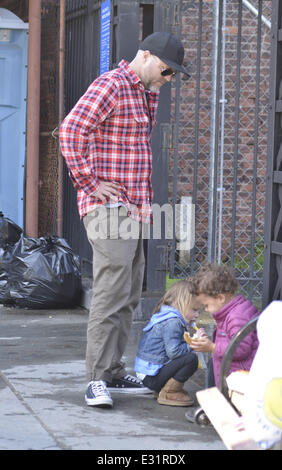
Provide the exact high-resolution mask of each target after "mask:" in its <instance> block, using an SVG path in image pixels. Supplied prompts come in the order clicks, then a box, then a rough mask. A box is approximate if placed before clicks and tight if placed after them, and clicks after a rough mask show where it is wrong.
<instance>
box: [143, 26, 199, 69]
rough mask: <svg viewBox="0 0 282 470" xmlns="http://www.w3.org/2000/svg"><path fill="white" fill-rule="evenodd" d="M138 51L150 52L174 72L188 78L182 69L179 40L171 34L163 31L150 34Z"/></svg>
mask: <svg viewBox="0 0 282 470" xmlns="http://www.w3.org/2000/svg"><path fill="white" fill-rule="evenodd" d="M139 49H141V50H142V51H150V52H151V54H153V55H156V56H157V57H158V58H159V59H161V60H162V61H163V62H164V63H165V64H167V65H169V66H170V67H172V68H173V69H174V70H177V71H178V72H182V73H185V75H187V76H188V77H190V74H189V73H188V72H187V71H186V70H185V69H184V67H182V63H183V59H184V47H183V45H182V42H181V41H180V39H178V38H177V37H176V36H174V35H173V34H171V33H167V32H164V31H163V32H156V33H153V34H150V36H147V37H146V38H145V39H144V40H143V41H142V42H141V44H140V45H139Z"/></svg>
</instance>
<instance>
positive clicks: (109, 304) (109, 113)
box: [60, 32, 188, 407]
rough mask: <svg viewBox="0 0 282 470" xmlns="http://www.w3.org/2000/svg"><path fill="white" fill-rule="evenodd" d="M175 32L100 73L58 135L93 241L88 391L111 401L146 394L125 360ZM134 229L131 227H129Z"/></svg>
mask: <svg viewBox="0 0 282 470" xmlns="http://www.w3.org/2000/svg"><path fill="white" fill-rule="evenodd" d="M183 57H184V48H183V46H182V44H181V42H180V41H179V39H178V38H176V37H175V36H173V35H171V34H169V33H165V32H157V33H153V34H151V35H150V36H148V37H147V38H145V39H144V41H143V42H142V43H141V44H140V47H139V50H138V52H137V54H136V56H135V58H134V59H133V61H132V62H131V63H130V64H128V63H127V62H126V61H125V60H122V61H121V62H120V63H119V66H118V68H117V69H115V70H112V71H109V72H106V73H104V74H103V75H101V76H100V77H98V78H97V79H96V80H95V81H94V82H93V83H92V84H91V85H90V87H89V88H88V90H87V91H86V93H85V94H84V95H83V96H82V97H81V98H80V100H79V101H78V102H77V104H76V105H75V107H74V108H73V109H72V111H71V112H70V113H69V115H68V116H67V117H66V118H65V120H64V122H63V123H62V126H61V129H60V140H61V149H62V154H63V155H64V157H65V160H66V164H67V166H68V169H69V175H70V178H71V179H72V182H73V184H74V187H75V188H76V189H77V191H78V209H79V214H80V217H81V218H83V222H84V224H85V228H86V231H87V236H88V239H89V241H90V243H91V245H92V248H93V296H92V303H91V308H90V313H89V322H88V331H87V352H86V371H87V377H88V381H89V384H88V387H87V391H86V395H85V400H86V403H87V404H88V405H90V406H101V407H112V406H113V401H112V398H111V396H110V391H123V392H128V393H146V392H149V390H148V389H147V388H146V387H144V386H143V384H142V382H140V381H139V380H138V379H137V378H136V377H133V376H131V375H129V374H127V373H126V370H125V367H124V364H123V363H122V361H121V358H122V355H123V353H124V350H125V346H126V344H127V340H128V336H129V333H130V328H131V323H132V316H133V311H134V309H135V308H136V306H137V304H138V302H139V300H140V297H141V293H142V283H143V275H144V254H143V241H142V237H141V235H142V233H141V225H142V223H149V222H151V221H152V197H153V193H152V187H151V170H152V152H151V146H150V136H151V132H152V128H153V127H154V125H155V122H156V114H157V106H158V97H159V90H160V88H161V86H162V85H163V84H165V83H166V82H169V81H170V80H171V78H172V77H173V75H175V74H176V73H177V72H178V71H179V72H183V73H185V74H186V75H188V73H187V72H186V71H185V69H184V68H183V67H182V62H183ZM129 228H130V230H129Z"/></svg>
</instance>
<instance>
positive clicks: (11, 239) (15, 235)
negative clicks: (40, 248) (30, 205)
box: [0, 212, 23, 247]
mask: <svg viewBox="0 0 282 470" xmlns="http://www.w3.org/2000/svg"><path fill="white" fill-rule="evenodd" d="M22 233H23V231H22V229H21V228H20V227H19V226H18V225H17V224H15V222H12V220H10V219H8V218H7V217H4V214H3V212H0V246H1V247H4V246H5V245H6V244H7V243H12V244H14V243H16V242H17V241H18V240H19V239H20V237H21V234H22Z"/></svg>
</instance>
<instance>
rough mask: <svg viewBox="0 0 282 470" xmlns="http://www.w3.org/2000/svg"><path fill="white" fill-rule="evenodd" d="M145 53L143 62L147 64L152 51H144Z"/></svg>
mask: <svg viewBox="0 0 282 470" xmlns="http://www.w3.org/2000/svg"><path fill="white" fill-rule="evenodd" d="M142 52H143V61H144V62H146V61H147V60H148V59H149V58H150V57H151V55H152V54H151V52H150V51H142Z"/></svg>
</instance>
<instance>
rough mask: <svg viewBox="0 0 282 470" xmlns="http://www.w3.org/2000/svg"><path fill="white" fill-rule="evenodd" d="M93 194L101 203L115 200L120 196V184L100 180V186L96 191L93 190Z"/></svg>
mask: <svg viewBox="0 0 282 470" xmlns="http://www.w3.org/2000/svg"><path fill="white" fill-rule="evenodd" d="M94 196H95V197H97V198H98V199H100V201H102V203H103V204H106V203H107V202H117V201H118V198H119V196H120V186H119V184H118V183H111V182H110V181H100V186H99V188H98V189H97V191H95V193H94Z"/></svg>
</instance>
